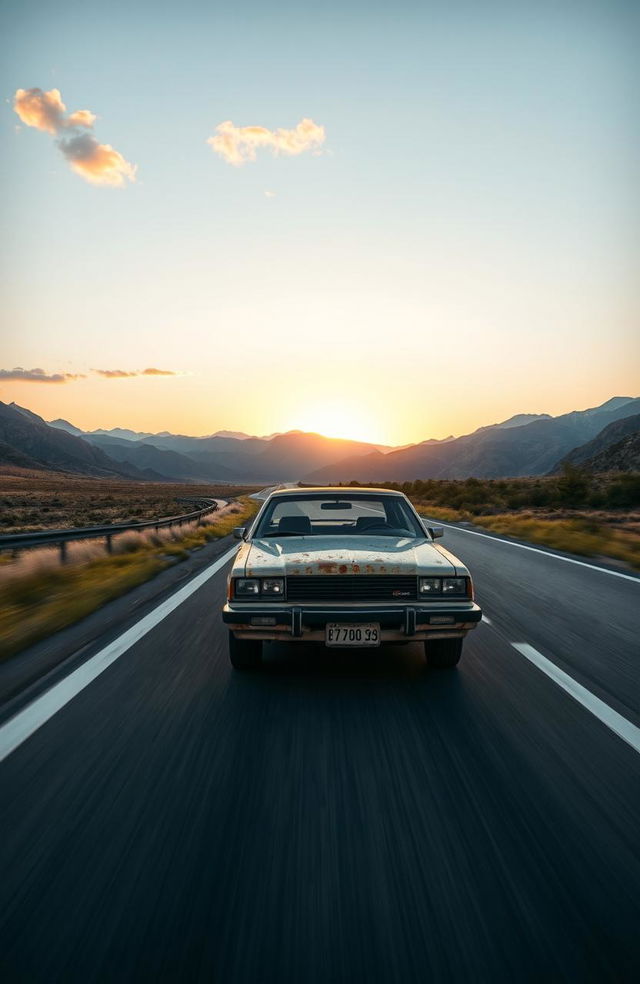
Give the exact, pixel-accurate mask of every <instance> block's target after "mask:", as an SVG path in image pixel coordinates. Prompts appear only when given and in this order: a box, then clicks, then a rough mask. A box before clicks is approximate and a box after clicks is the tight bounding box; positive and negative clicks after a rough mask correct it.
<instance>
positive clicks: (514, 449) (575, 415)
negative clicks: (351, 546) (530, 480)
mask: <svg viewBox="0 0 640 984" xmlns="http://www.w3.org/2000/svg"><path fill="white" fill-rule="evenodd" d="M639 411H640V399H638V398H632V397H614V398H613V399H612V400H607V402H606V403H604V404H602V406H600V407H591V408H589V409H588V410H574V411H572V412H571V413H567V414H562V415H561V416H559V417H550V418H547V417H544V418H543V419H536V420H533V421H532V422H531V423H528V424H524V425H520V426H508V427H502V426H500V425H494V426H492V427H486V428H481V429H480V430H478V431H475V432H474V433H473V434H467V435H465V436H463V437H458V438H455V440H453V441H447V442H446V443H440V444H431V445H415V446H414V447H411V448H407V449H406V450H404V451H391V452H390V453H389V454H386V455H375V454H371V455H366V456H365V457H359V458H357V459H353V458H350V459H346V460H344V461H340V462H335V463H334V464H332V465H330V466H328V467H327V468H323V469H318V470H316V471H314V472H310V473H308V474H307V475H305V476H304V481H305V482H309V483H312V484H313V483H318V484H320V485H323V484H332V483H334V482H348V481H351V480H356V481H359V482H381V481H405V480H409V479H416V478H469V477H471V476H474V477H476V478H501V477H505V476H512V477H516V476H523V475H544V474H546V473H547V472H548V471H549V470H550V469H552V468H553V467H554V465H555V464H556V462H558V461H559V460H560V459H561V458H563V457H564V456H565V455H566V454H568V453H569V452H570V451H571V450H572V449H573V448H575V447H577V446H578V445H580V444H584V443H585V442H586V441H589V440H591V439H592V438H594V437H595V436H596V435H597V434H598V433H599V432H600V431H601V430H602V429H603V428H604V427H606V426H607V425H608V424H610V423H612V422H613V421H615V420H618V419H621V418H623V417H628V416H632V415H633V414H634V413H638V412H639Z"/></svg>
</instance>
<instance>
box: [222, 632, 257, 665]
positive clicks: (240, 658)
mask: <svg viewBox="0 0 640 984" xmlns="http://www.w3.org/2000/svg"><path fill="white" fill-rule="evenodd" d="M229 659H230V660H231V665H232V666H233V668H234V670H258V669H259V668H260V666H261V664H262V643H261V641H260V640H259V639H236V637H235V636H234V634H233V632H230V633H229Z"/></svg>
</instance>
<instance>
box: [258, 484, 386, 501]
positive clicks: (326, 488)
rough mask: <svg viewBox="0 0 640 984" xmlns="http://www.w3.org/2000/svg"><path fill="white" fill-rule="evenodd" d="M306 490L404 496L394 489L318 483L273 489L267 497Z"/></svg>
mask: <svg viewBox="0 0 640 984" xmlns="http://www.w3.org/2000/svg"><path fill="white" fill-rule="evenodd" d="M308 492H310V493H313V494H314V495H317V494H318V493H319V492H320V493H326V494H328V495H352V494H355V495H358V494H360V493H365V494H367V495H368V494H370V493H372V492H375V493H376V495H398V496H404V492H398V491H397V490H396V489H376V488H362V487H361V486H357V488H354V487H353V486H351V485H346V486H345V485H328V486H327V485H318V486H309V487H305V488H299V487H294V488H292V489H275V490H274V491H273V492H272V493H271V495H270V496H269V498H271V497H272V496H273V497H275V496H277V497H278V498H279V497H280V496H286V495H305V494H306V493H308Z"/></svg>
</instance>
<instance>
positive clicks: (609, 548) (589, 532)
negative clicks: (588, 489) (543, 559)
mask: <svg viewBox="0 0 640 984" xmlns="http://www.w3.org/2000/svg"><path fill="white" fill-rule="evenodd" d="M474 523H475V524H476V525H478V526H482V527H484V528H485V529H487V530H491V531H492V532H494V533H505V534H506V535H507V536H513V537H516V538H517V539H519V540H527V541H529V542H530V543H540V544H543V545H544V546H546V547H551V548H553V549H555V550H564V551H566V552H567V553H574V554H580V555H582V556H584V557H605V558H611V559H613V560H619V561H622V562H623V563H625V564H628V565H629V566H630V567H633V568H634V569H635V570H640V535H638V534H637V533H634V532H632V531H631V530H628V529H616V528H615V527H614V526H606V525H602V524H599V523H597V522H595V521H594V520H593V519H585V518H576V519H541V518H540V517H538V516H532V515H529V516H526V515H524V516H509V515H506V516H476V517H475V519H474Z"/></svg>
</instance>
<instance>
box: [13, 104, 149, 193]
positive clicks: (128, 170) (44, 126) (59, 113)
mask: <svg viewBox="0 0 640 984" xmlns="http://www.w3.org/2000/svg"><path fill="white" fill-rule="evenodd" d="M13 108H14V109H15V111H16V113H17V114H18V116H19V117H20V119H21V120H22V122H23V123H25V124H26V125H27V126H32V127H34V128H35V129H36V130H44V132H45V133H51V134H53V135H54V136H56V137H57V138H58V139H57V141H56V143H57V145H58V147H59V148H60V150H61V151H62V153H63V154H64V156H65V157H66V159H67V161H68V162H69V164H70V165H71V167H72V168H73V170H74V171H75V172H76V174H79V175H81V177H83V178H85V180H86V181H90V182H91V183H92V184H100V185H111V186H112V187H121V186H122V185H124V183H125V180H129V181H135V173H136V169H135V167H134V165H133V164H130V163H129V162H128V161H127V160H125V158H124V157H123V156H122V154H121V153H119V151H117V150H115V149H114V148H113V147H111V146H110V145H109V144H101V143H98V141H97V139H96V137H95V135H94V133H93V124H94V123H95V121H96V117H95V115H94V114H93V113H92V112H90V110H88V109H79V110H77V111H76V112H75V113H70V114H68V115H67V107H66V106H65V104H64V103H63V101H62V97H61V95H60V91H59V90H58V89H50V90H49V92H43V91H42V89H18V90H17V92H16V94H15V98H14V104H13Z"/></svg>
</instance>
